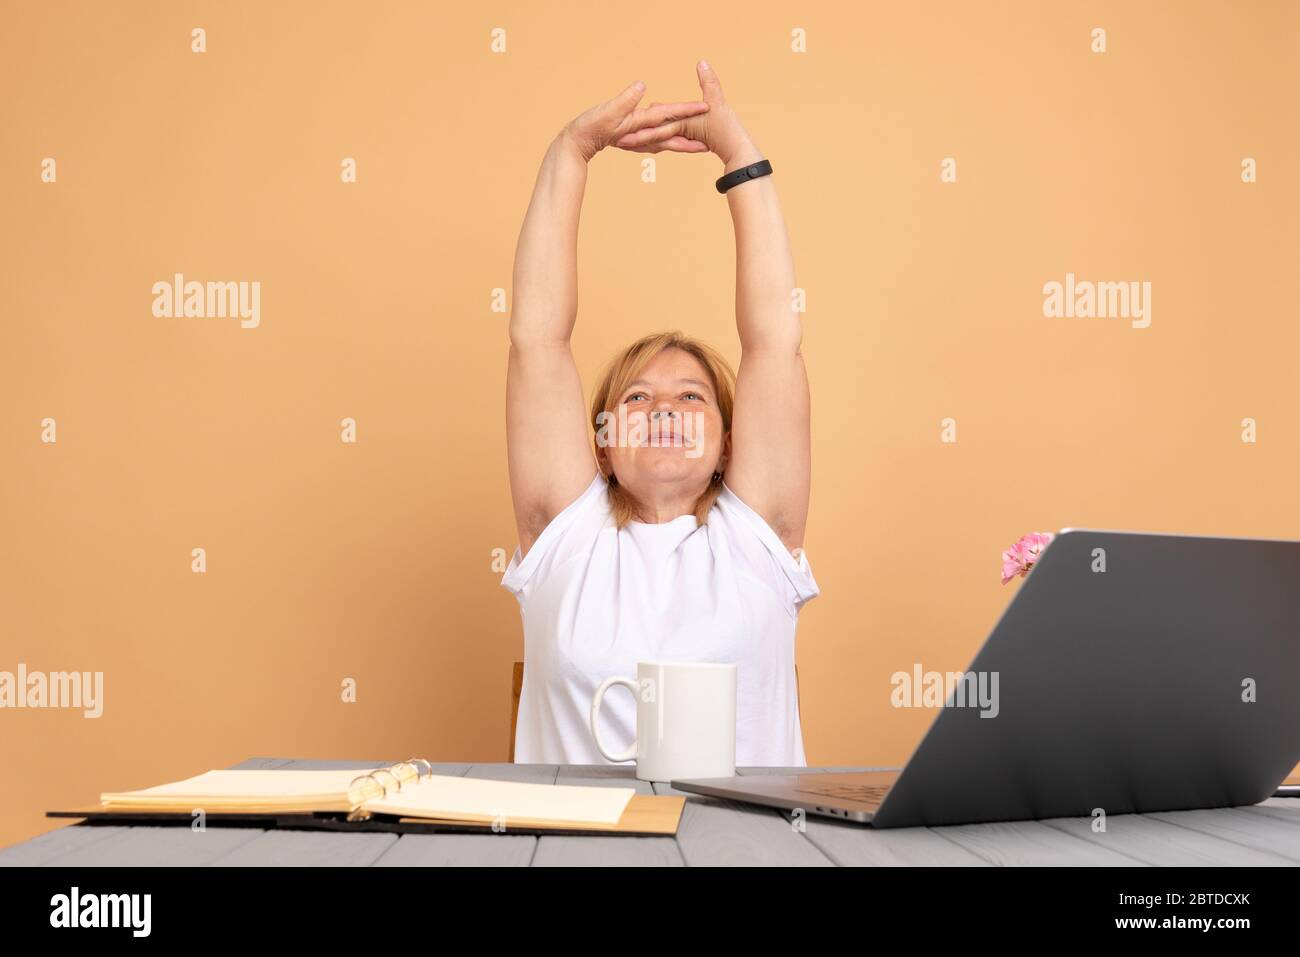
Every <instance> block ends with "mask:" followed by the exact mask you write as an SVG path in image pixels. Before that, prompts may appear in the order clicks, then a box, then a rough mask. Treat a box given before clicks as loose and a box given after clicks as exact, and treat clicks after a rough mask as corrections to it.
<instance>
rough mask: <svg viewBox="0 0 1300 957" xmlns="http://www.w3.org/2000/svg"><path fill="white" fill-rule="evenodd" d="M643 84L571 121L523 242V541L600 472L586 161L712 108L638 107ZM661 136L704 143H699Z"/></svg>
mask: <svg viewBox="0 0 1300 957" xmlns="http://www.w3.org/2000/svg"><path fill="white" fill-rule="evenodd" d="M643 91H644V86H643V85H642V84H641V83H639V82H638V83H635V84H633V85H632V86H630V87H628V88H627V89H626V90H624V91H623V92H622V93H620V94H619V95H618V96H616V97H615V98H614V99H612V100H610V101H608V102H606V103H602V104H600V105H598V106H594V107H592V108H591V109H590V110H587V111H586V112H585V113H583V114H582V115H581V116H579V117H577V118H576V119H574V120H573V121H571V122H570V123H568V124H567V125H566V126H565V127H564V129H563V130H561V131H560V133H559V135H557V136H556V137H555V139H554V140H552V142H551V145H550V147H549V148H548V149H547V151H546V157H545V159H543V160H542V167H541V170H540V171H539V172H538V174H537V182H536V184H535V185H534V187H533V196H532V199H531V201H530V202H529V204H528V212H527V214H526V215H525V216H524V224H523V228H522V229H521V230H520V232H519V242H518V245H517V246H516V248H515V265H514V278H513V303H512V308H511V311H510V359H509V366H508V369H507V373H506V446H507V458H508V460H509V469H510V495H511V498H512V499H513V501H514V510H515V526H516V528H517V530H518V532H519V548H520V551H521V553H527V551H528V549H529V548H531V547H532V544H533V542H534V541H536V539H537V536H538V535H540V534H541V532H542V529H544V528H545V527H546V526H547V525H548V524H549V523H550V521H551V519H553V518H554V517H555V516H556V515H557V514H559V512H560V511H561V510H562V509H563V508H564V507H565V506H566V505H568V504H569V503H570V502H572V501H573V500H574V499H576V498H577V497H578V496H579V495H580V494H581V493H582V491H583V489H585V488H586V487H587V485H588V484H589V483H590V482H591V480H592V479H593V478H594V477H595V475H596V464H595V459H594V457H593V455H592V449H591V446H590V443H589V441H588V430H587V417H586V412H585V409H584V404H583V397H582V383H581V381H580V380H579V377H578V369H577V366H576V365H575V364H574V361H573V354H572V352H571V351H570V349H569V336H570V335H571V334H572V332H573V324H574V320H575V319H576V318H577V314H578V218H579V214H580V213H581V210H582V197H583V193H584V191H585V190H586V185H587V163H588V162H589V161H590V160H591V159H592V157H594V156H595V155H596V154H597V153H599V152H600V151H601V150H602V149H604V148H605V147H606V146H608V145H609V144H610V143H612V142H613V141H614V140H616V139H618V138H619V137H621V136H623V135H625V134H627V133H629V132H633V131H636V130H640V129H643V128H645V127H654V128H660V127H661V125H662V124H664V123H666V122H669V121H672V120H674V119H675V118H677V117H682V116H690V115H695V114H697V113H701V112H703V111H705V110H707V109H708V106H707V105H706V104H704V103H702V102H701V103H674V104H663V105H660V104H654V105H652V106H650V107H647V108H645V109H637V104H638V103H639V102H640V101H641V97H642V95H643ZM670 143H671V141H669V142H668V143H657V144H656V150H657V149H658V148H667V149H680V150H681V151H683V152H700V151H703V150H704V149H705V147H704V146H702V145H699V144H691V145H683V144H675V145H670Z"/></svg>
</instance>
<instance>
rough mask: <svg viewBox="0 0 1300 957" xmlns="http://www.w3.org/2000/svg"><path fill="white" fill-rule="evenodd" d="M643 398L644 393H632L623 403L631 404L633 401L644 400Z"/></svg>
mask: <svg viewBox="0 0 1300 957" xmlns="http://www.w3.org/2000/svg"><path fill="white" fill-rule="evenodd" d="M644 398H645V393H644V392H633V393H632V394H631V395H629V396H628V397H627V398H626V399H624V400H623V401H624V402H631V401H632V400H633V399H644Z"/></svg>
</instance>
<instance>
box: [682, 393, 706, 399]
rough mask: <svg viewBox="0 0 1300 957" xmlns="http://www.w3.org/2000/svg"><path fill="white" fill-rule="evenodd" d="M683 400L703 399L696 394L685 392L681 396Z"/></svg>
mask: <svg viewBox="0 0 1300 957" xmlns="http://www.w3.org/2000/svg"><path fill="white" fill-rule="evenodd" d="M682 398H683V399H700V398H703V396H701V395H700V394H699V393H698V392H686V393H683V395H682Z"/></svg>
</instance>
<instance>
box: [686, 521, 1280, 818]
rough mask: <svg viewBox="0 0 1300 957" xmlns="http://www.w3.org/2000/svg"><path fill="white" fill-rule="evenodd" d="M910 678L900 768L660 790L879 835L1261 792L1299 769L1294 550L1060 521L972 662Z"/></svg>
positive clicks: (889, 688)
mask: <svg viewBox="0 0 1300 957" xmlns="http://www.w3.org/2000/svg"><path fill="white" fill-rule="evenodd" d="M909 664H910V663H909ZM927 667H928V666H927ZM903 674H907V675H908V677H909V681H907V682H903V681H901V679H900V680H898V682H897V683H895V679H896V678H897V674H896V675H895V676H893V677H890V678H886V677H884V676H882V677H881V679H880V681H879V683H878V685H875V686H873V687H872V688H870V689H869V693H871V694H878V695H880V696H882V697H884V698H886V699H887V700H895V698H894V697H893V696H898V697H897V701H899V702H902V703H903V704H919V705H921V706H923V707H925V706H927V705H928V706H929V707H930V709H931V710H934V711H935V712H936V714H935V717H934V720H933V721H932V723H931V725H930V728H929V730H928V731H927V732H926V734H925V736H924V737H923V738H922V739H921V742H920V744H919V745H918V746H917V747H916V750H915V751H913V753H912V756H911V757H910V758H909V759H908V761H907V764H906V765H905V766H904V767H903V768H902V769H901V770H888V771H861V772H852V773H838V772H820V773H802V774H801V773H798V772H793V773H790V774H770V775H769V774H758V775H748V776H738V777H727V778H688V779H682V780H673V781H671V782H670V784H671V785H672V787H674V788H677V789H678V790H680V791H685V792H690V793H694V794H703V795H709V796H712V797H718V798H726V799H730V800H735V801H743V802H747V803H750V804H760V805H767V806H771V807H777V808H785V809H788V810H792V811H794V810H796V809H802V811H803V812H804V813H805V814H806V815H821V816H826V817H834V818H839V819H841V820H847V821H855V822H858V823H861V824H870V825H872V826H874V827H916V826H922V825H925V826H940V825H947V824H968V823H976V822H985V821H1016V820H1034V819H1040V818H1052V817H1080V816H1083V817H1086V816H1090V815H1094V814H1095V813H1096V812H1097V809H1101V810H1102V811H1104V812H1105V813H1106V814H1107V815H1110V814H1128V813H1135V812H1143V811H1174V810H1186V809H1190V808H1213V807H1231V806H1236V805H1250V804H1257V803H1259V802H1260V801H1262V800H1264V799H1265V798H1267V797H1269V796H1270V795H1272V794H1274V793H1275V792H1276V790H1277V789H1278V787H1279V785H1280V784H1281V783H1282V782H1283V780H1284V779H1286V778H1287V776H1288V775H1290V774H1291V772H1292V769H1294V768H1295V767H1296V764H1297V762H1300V693H1297V692H1298V691H1300V542H1296V541H1280V540H1263V539H1246V538H1208V537H1198V536H1191V535H1164V534H1152V533H1145V532H1118V531H1094V530H1089V529H1076V528H1068V529H1065V530H1064V531H1062V532H1061V533H1060V534H1059V535H1057V536H1056V537H1055V539H1054V540H1053V541H1052V543H1051V544H1050V545H1049V546H1048V547H1047V549H1046V550H1045V551H1044V552H1043V554H1042V556H1041V557H1040V558H1039V560H1038V562H1037V564H1036V566H1035V567H1034V569H1033V570H1032V571H1031V572H1030V573H1029V576H1028V578H1027V579H1026V580H1025V581H1024V582H1023V584H1022V585H1021V586H1020V589H1019V590H1018V592H1017V593H1016V595H1015V596H1014V597H1013V598H1012V600H1011V603H1010V604H1009V605H1008V606H1007V608H1006V610H1005V611H1004V612H1003V614H1002V617H1001V619H1000V620H999V621H998V622H997V624H996V625H995V626H994V628H993V632H992V634H990V635H989V636H988V638H987V640H986V641H985V642H984V646H983V647H982V648H981V649H980V651H979V653H978V654H977V655H976V656H975V660H974V661H973V662H972V663H971V665H970V667H969V668H968V669H967V670H966V672H964V673H963V672H955V673H953V674H951V675H950V674H948V672H946V671H941V669H940V666H939V664H936V665H935V666H934V670H933V671H932V672H925V671H922V670H921V669H920V668H919V667H916V668H914V669H913V672H912V673H907V672H903ZM940 678H942V681H941V680H940ZM918 679H919V680H918ZM926 686H928V687H929V688H930V689H931V691H932V696H931V698H930V699H929V701H928V702H926V700H925V698H924V696H923V695H922V694H919V693H918V691H919V690H920V689H923V688H924V687H926ZM900 692H901V694H900ZM941 692H942V693H941ZM908 694H910V695H911V697H908V696H907V695H908ZM940 702H942V705H940V704H939V703H940ZM1288 783H1290V782H1288Z"/></svg>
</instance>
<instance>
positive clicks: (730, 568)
mask: <svg viewBox="0 0 1300 957" xmlns="http://www.w3.org/2000/svg"><path fill="white" fill-rule="evenodd" d="M501 584H502V585H503V586H505V587H506V588H507V589H509V590H510V591H511V592H512V593H513V594H514V595H515V597H516V598H517V599H518V601H519V611H520V614H521V615H522V616H523V621H524V682H523V689H522V691H521V694H520V698H519V718H518V721H517V723H516V726H515V761H516V762H517V763H521V764H609V763H610V762H608V761H606V760H605V758H604V757H603V756H602V755H601V753H600V751H598V750H597V748H596V742H595V741H594V740H592V737H591V730H590V714H591V698H592V695H593V694H595V692H596V688H597V687H599V685H600V683H601V682H602V681H603V680H604V679H606V678H608V677H610V676H611V675H624V676H626V677H629V678H633V679H635V678H636V664H637V662H638V661H713V662H734V663H735V664H736V666H737V668H736V764H737V766H740V767H747V766H789V767H806V766H807V763H808V762H807V759H806V758H805V757H804V750H803V730H802V728H801V727H800V725H799V709H798V705H797V698H796V688H795V674H794V638H795V626H796V625H797V624H798V616H799V609H800V608H801V607H802V606H803V604H804V603H805V602H807V601H808V600H810V599H812V598H814V597H816V596H817V595H818V594H819V593H820V589H819V588H818V587H817V582H816V581H814V579H813V575H812V569H811V568H810V567H809V565H808V558H807V556H806V555H805V554H804V553H803V551H802V549H801V550H799V555H798V558H796V557H795V556H794V555H792V554H791V553H790V550H789V549H787V548H786V547H785V545H784V544H782V542H781V540H780V538H778V537H777V534H776V532H774V531H773V530H772V528H771V526H769V525H768V524H767V522H765V521H764V520H763V519H762V518H761V517H760V516H759V515H758V513H757V512H755V511H754V510H753V509H751V508H750V507H749V506H748V505H746V504H745V503H744V502H742V501H741V500H740V499H739V498H738V497H737V496H736V494H735V493H734V492H732V491H731V489H729V488H727V487H726V485H725V483H724V485H723V490H722V492H721V494H719V496H718V498H717V501H716V502H715V503H714V505H713V508H712V509H711V510H710V512H709V516H708V523H707V524H705V525H697V524H696V521H695V516H694V515H682V516H679V517H678V518H674V519H672V520H671V521H668V522H663V523H660V524H646V523H644V522H631V523H629V524H628V525H626V526H625V527H624V528H622V529H617V528H615V526H614V518H613V514H612V512H611V509H610V505H609V492H608V487H607V485H606V483H605V479H604V477H603V476H601V475H599V474H597V475H596V476H595V477H594V478H593V479H592V482H591V485H589V486H588V487H587V490H586V491H585V492H583V493H582V495H580V496H579V497H578V498H577V499H576V500H575V501H573V502H572V503H571V504H569V505H568V507H566V508H565V509H564V510H563V511H562V512H560V514H559V515H557V516H555V518H554V519H552V520H551V523H550V524H549V525H547V526H546V528H545V529H543V530H542V533H541V535H540V536H538V538H537V540H536V541H535V542H534V543H533V547H532V548H530V549H529V550H528V555H527V556H526V557H525V558H524V559H523V560H522V561H521V560H520V557H519V549H518V548H516V549H515V553H514V557H513V558H512V559H511V560H510V565H509V567H508V568H507V569H506V573H505V575H504V577H503V578H502V579H501ZM600 722H601V739H602V741H604V743H605V746H606V747H607V748H609V749H610V750H611V751H621V750H624V749H626V748H627V747H628V745H630V744H631V742H632V739H633V738H634V737H635V735H636V702H635V700H634V698H633V696H632V695H631V694H630V693H627V692H626V689H623V690H618V689H611V690H610V692H609V693H608V694H606V696H605V702H604V705H603V706H602V708H601V716H600Z"/></svg>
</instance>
